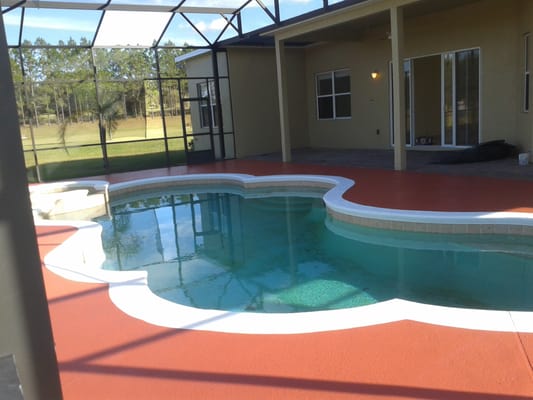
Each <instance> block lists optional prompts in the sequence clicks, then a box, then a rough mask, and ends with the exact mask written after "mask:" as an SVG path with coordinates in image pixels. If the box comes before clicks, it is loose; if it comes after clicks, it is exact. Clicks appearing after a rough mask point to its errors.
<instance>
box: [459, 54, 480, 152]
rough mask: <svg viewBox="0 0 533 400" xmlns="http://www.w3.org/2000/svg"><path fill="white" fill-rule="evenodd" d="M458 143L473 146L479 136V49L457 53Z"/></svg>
mask: <svg viewBox="0 0 533 400" xmlns="http://www.w3.org/2000/svg"><path fill="white" fill-rule="evenodd" d="M455 85H456V99H455V105H456V117H455V118H456V121H455V122H456V144H457V145H458V146H472V145H476V144H478V138H479V123H478V121H479V50H477V49H476V50H467V51H460V52H457V53H455Z"/></svg>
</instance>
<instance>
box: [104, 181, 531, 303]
mask: <svg viewBox="0 0 533 400" xmlns="http://www.w3.org/2000/svg"><path fill="white" fill-rule="evenodd" d="M112 212H113V218H112V219H111V220H105V219H102V220H100V221H99V222H100V223H101V224H102V225H103V227H104V230H103V238H102V239H103V243H104V249H105V251H106V255H107V261H106V263H105V265H104V268H106V269H113V270H132V269H143V270H147V271H148V284H149V286H150V289H151V290H152V291H153V292H154V293H156V294H157V295H158V296H160V297H162V298H165V299H168V300H170V301H173V302H176V303H179V304H184V305H189V306H193V307H198V308H205V309H221V310H239V311H255V312H299V311H313V310H324V309H336V308H346V307H356V306H361V305H366V304H372V303H376V302H379V301H384V300H389V299H392V298H403V299H407V300H414V301H419V302H423V303H430V304H441V305H452V306H460V307H475V308H491V309H513V310H526V309H528V310H531V309H533V293H532V291H531V290H529V288H530V287H531V285H532V284H533V274H532V272H531V269H532V260H533V257H532V256H533V249H532V248H531V246H530V244H529V240H530V239H529V238H525V237H512V236H507V237H503V236H487V235H485V236H480V235H455V236H454V235H436V234H435V235H429V234H416V233H407V232H398V231H384V230H378V229H371V228H363V227H357V226H352V225H348V224H343V223H340V222H338V221H333V220H331V219H330V218H328V217H327V216H326V211H325V209H324V206H323V203H322V200H321V198H320V197H316V196H315V197H312V196H311V197H296V196H292V197H290V196H289V197H262V198H245V197H243V196H240V195H236V194H230V193H194V194H188V193H187V194H184V193H179V192H176V193H166V194H163V195H157V196H155V195H147V196H145V197H144V198H142V199H133V198H132V199H130V200H123V201H119V202H116V203H115V204H114V205H113V207H112Z"/></svg>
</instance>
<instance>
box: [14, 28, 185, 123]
mask: <svg viewBox="0 0 533 400" xmlns="http://www.w3.org/2000/svg"><path fill="white" fill-rule="evenodd" d="M89 45H90V43H89V41H88V40H87V39H84V38H82V39H81V41H80V42H79V43H77V42H76V41H74V40H73V39H70V40H68V41H67V42H63V41H60V42H59V43H58V45H50V43H48V42H46V41H45V40H44V39H42V38H37V39H36V40H35V41H34V42H33V43H31V42H30V41H27V40H26V41H24V42H23V43H22V45H21V46H20V47H19V48H11V49H10V51H9V54H10V60H11V67H12V68H11V69H12V74H13V80H14V82H15V87H16V97H17V106H18V111H19V118H20V123H21V125H23V126H27V125H29V124H31V125H33V126H36V127H38V126H39V125H41V124H57V125H60V126H61V125H64V124H66V123H77V122H94V121H95V120H98V118H101V114H102V112H103V111H104V110H107V111H106V112H108V113H109V114H113V115H114V118H129V117H145V116H146V115H147V114H148V115H152V116H155V115H159V114H160V95H159V85H161V89H162V98H163V107H164V109H165V115H170V116H175V115H178V113H179V93H178V87H177V85H178V83H177V81H176V80H165V79H162V80H158V79H157V78H159V77H161V78H183V77H185V71H184V70H183V69H181V68H179V67H178V66H177V65H176V63H175V58H176V57H177V56H179V55H182V54H184V53H185V52H187V51H189V50H188V49H187V48H186V47H187V45H186V44H185V46H184V48H177V47H175V45H174V43H172V42H167V43H165V44H164V45H163V47H160V48H157V49H151V48H143V49H137V48H133V49H131V48H130V49H128V48H91V47H90V46H89Z"/></svg>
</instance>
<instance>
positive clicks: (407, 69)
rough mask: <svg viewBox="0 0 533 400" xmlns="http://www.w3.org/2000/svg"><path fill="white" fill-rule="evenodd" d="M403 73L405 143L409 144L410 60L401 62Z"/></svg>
mask: <svg viewBox="0 0 533 400" xmlns="http://www.w3.org/2000/svg"><path fill="white" fill-rule="evenodd" d="M403 68H404V74H405V143H406V144H408V145H410V144H411V60H407V61H404V63H403Z"/></svg>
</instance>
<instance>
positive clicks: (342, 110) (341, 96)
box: [316, 70, 352, 119]
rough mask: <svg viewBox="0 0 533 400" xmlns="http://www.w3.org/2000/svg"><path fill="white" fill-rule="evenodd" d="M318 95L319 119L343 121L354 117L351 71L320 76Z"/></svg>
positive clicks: (318, 77) (317, 83) (317, 88)
mask: <svg viewBox="0 0 533 400" xmlns="http://www.w3.org/2000/svg"><path fill="white" fill-rule="evenodd" d="M316 93H317V96H316V97H317V115H318V119H341V118H350V117H351V116H352V106H351V93H350V72H349V71H347V70H342V71H332V72H326V73H323V74H318V75H317V76H316Z"/></svg>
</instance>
